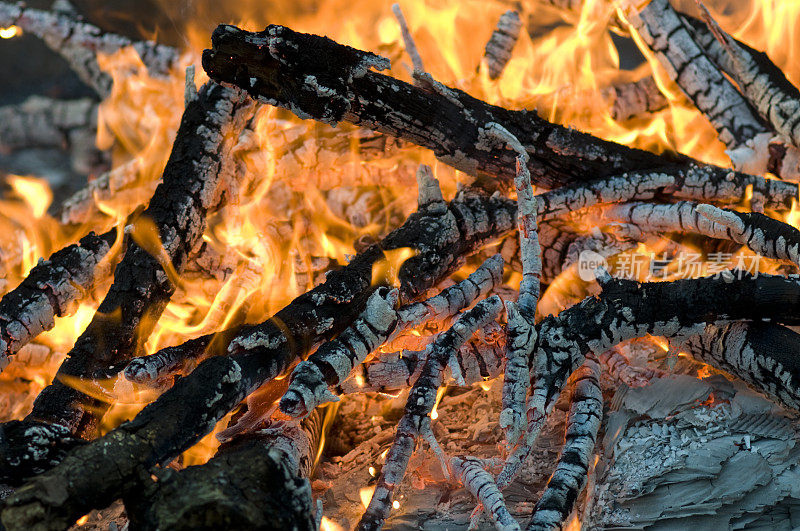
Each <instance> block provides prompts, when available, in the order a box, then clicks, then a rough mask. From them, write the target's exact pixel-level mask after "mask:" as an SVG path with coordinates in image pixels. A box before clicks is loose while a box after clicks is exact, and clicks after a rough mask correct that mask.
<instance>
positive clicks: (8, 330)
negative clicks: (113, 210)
mask: <svg viewBox="0 0 800 531" xmlns="http://www.w3.org/2000/svg"><path fill="white" fill-rule="evenodd" d="M116 237H117V231H116V229H112V230H110V231H108V232H106V233H105V234H102V235H100V236H97V235H96V234H95V233H93V232H91V233H89V234H88V235H86V236H84V237H83V238H81V239H80V240H79V241H78V243H74V244H72V245H68V246H67V247H64V248H63V249H61V250H60V251H57V252H55V253H54V254H53V255H52V256H50V257H49V258H48V259H47V260H44V261H42V262H40V263H38V264H37V265H36V266H34V268H33V269H31V271H30V273H28V276H27V277H26V278H25V279H24V280H23V281H22V282H21V283H20V285H19V286H17V287H16V288H14V289H13V290H11V291H9V292H8V293H6V294H5V295H3V298H2V299H0V361H2V360H3V359H5V358H7V357H8V356H10V355H12V354H14V353H15V352H17V351H18V350H19V349H20V348H22V347H23V346H24V345H25V344H27V343H28V342H29V341H30V340H32V339H33V338H35V337H36V336H38V335H39V334H41V333H42V332H44V331H46V330H50V329H51V328H53V326H55V318H56V317H63V316H66V315H70V314H72V313H73V312H74V311H75V309H76V306H77V302H78V301H80V300H81V299H83V298H84V297H85V296H86V294H87V293H88V292H90V291H91V289H92V287H93V286H94V284H95V281H96V280H97V279H98V278H103V277H105V276H107V275H108V274H109V273H110V271H111V265H112V264H111V263H110V262H109V261H108V260H106V259H105V257H106V255H107V254H108V252H109V250H110V249H111V246H112V245H113V243H114V240H115V239H116Z"/></svg>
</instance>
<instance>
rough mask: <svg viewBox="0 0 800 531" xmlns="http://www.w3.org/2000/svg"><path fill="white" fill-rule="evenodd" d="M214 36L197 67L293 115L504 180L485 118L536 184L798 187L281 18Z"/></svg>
mask: <svg viewBox="0 0 800 531" xmlns="http://www.w3.org/2000/svg"><path fill="white" fill-rule="evenodd" d="M212 44H213V49H211V50H206V51H205V52H204V54H203V67H204V68H205V69H206V71H207V72H208V74H209V76H211V78H212V79H216V80H218V81H220V82H228V83H234V84H236V85H238V86H240V87H241V88H243V89H245V90H247V91H248V92H249V93H250V94H251V95H252V96H253V97H255V98H259V99H260V100H262V101H264V102H267V103H270V104H272V105H277V106H281V107H285V108H287V109H289V110H291V111H292V112H294V113H295V114H297V115H298V116H300V117H301V118H314V119H316V120H320V121H323V122H326V123H337V122H340V121H346V122H351V123H354V124H356V125H361V126H364V127H369V128H372V129H375V130H377V131H380V132H383V133H386V134H389V135H392V136H397V137H400V138H403V139H405V140H409V141H411V142H413V143H415V144H417V145H420V146H423V147H426V148H429V149H431V150H433V152H434V154H435V155H436V156H437V158H439V159H440V160H441V161H442V162H444V163H446V164H449V165H451V166H453V167H455V168H457V169H459V170H461V171H464V172H465V173H468V174H470V175H475V176H490V177H492V178H493V179H497V180H499V181H500V183H501V184H502V185H505V186H509V187H510V184H511V183H512V182H513V179H514V175H515V171H514V167H515V164H514V162H515V159H516V154H515V153H514V152H513V151H511V150H508V149H506V147H505V145H504V143H501V142H498V141H497V140H496V139H494V138H493V137H492V135H491V131H490V130H488V129H487V126H488V124H490V123H498V124H500V125H501V126H503V127H504V128H505V129H507V130H508V131H510V132H511V133H512V134H513V135H514V136H515V137H517V138H518V139H519V140H520V142H521V143H522V145H523V146H524V147H525V149H526V150H527V151H528V154H529V157H530V161H529V165H528V167H529V170H530V172H531V176H532V180H533V181H534V184H536V185H537V186H543V187H545V188H553V187H555V186H558V185H564V184H570V183H576V182H581V181H585V180H588V179H598V178H602V177H605V176H611V175H618V174H621V173H624V172H626V171H634V170H644V169H649V170H655V169H656V168H658V169H660V171H662V172H664V173H669V174H671V175H673V176H675V177H676V180H677V181H678V183H679V186H678V189H680V188H682V187H689V188H695V187H697V186H702V190H703V191H704V192H705V193H706V194H708V193H718V192H719V191H720V190H722V189H723V188H726V189H731V188H732V187H736V186H738V185H737V184H735V183H742V184H740V186H741V187H742V190H744V187H745V186H746V185H747V184H750V183H751V182H753V183H754V184H755V186H754V193H755V191H756V190H759V189H763V188H765V187H768V186H769V187H775V188H776V190H775V191H776V192H777V189H780V188H786V192H783V193H780V192H779V193H777V194H774V193H773V194H764V196H765V197H768V198H769V200H770V202H774V203H781V202H783V204H784V207H785V208H788V206H789V204H790V199H788V197H789V195H786V194H787V193H789V194H792V195H795V194H796V189H797V188H796V186H793V185H790V184H788V183H781V184H780V185H777V186H776V185H774V184H771V183H766V182H764V181H765V180H764V179H763V178H761V177H755V176H748V175H744V174H737V173H732V172H730V171H729V170H727V169H722V168H718V167H714V166H697V165H695V164H693V163H691V160H690V159H688V158H687V157H685V156H673V157H669V156H665V155H662V156H659V155H656V154H654V153H649V152H646V151H642V150H637V149H631V148H627V147H624V146H621V145H619V144H615V143H613V142H607V141H604V140H601V139H599V138H596V137H593V136H591V135H588V134H586V133H581V132H579V131H576V130H573V129H568V128H565V127H562V126H559V125H555V124H552V123H550V122H547V121H546V120H543V119H542V118H540V117H538V116H537V115H536V113H534V112H529V111H508V110H506V109H502V108H500V107H495V106H492V105H488V104H486V103H484V102H482V101H480V100H477V99H475V98H472V97H471V96H469V95H468V94H465V93H463V92H461V91H459V90H456V89H451V88H448V87H444V86H443V85H441V84H438V85H435V87H436V89H435V90H434V89H430V90H426V89H423V88H419V87H415V86H412V85H409V84H408V83H404V82H401V81H399V80H397V79H394V78H391V77H388V76H385V75H382V74H379V73H376V72H373V71H370V68H379V69H384V68H386V67H387V66H388V64H387V61H386V60H385V59H381V58H378V57H377V56H375V55H373V54H368V53H366V52H362V51H359V50H354V49H353V48H349V47H346V46H342V45H339V44H337V43H335V42H333V41H331V40H330V39H327V38H324V37H318V36H315V35H307V34H302V33H297V32H294V31H292V30H290V29H288V28H286V27H283V26H274V25H273V26H269V27H268V28H267V29H266V30H264V31H263V32H259V33H251V32H246V31H242V30H240V29H238V28H236V27H234V26H225V25H223V26H220V27H219V28H217V30H215V32H214V35H213V37H212ZM320 57H325V59H326V60H325V61H320V60H319V58H320ZM745 181H746V182H745ZM700 183H702V185H700ZM741 197H743V195H742V196H741Z"/></svg>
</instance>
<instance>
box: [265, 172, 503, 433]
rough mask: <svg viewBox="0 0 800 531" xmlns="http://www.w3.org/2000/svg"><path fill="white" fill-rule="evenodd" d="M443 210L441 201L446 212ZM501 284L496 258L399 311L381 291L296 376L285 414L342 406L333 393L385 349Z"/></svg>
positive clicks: (393, 293) (393, 298) (393, 295)
mask: <svg viewBox="0 0 800 531" xmlns="http://www.w3.org/2000/svg"><path fill="white" fill-rule="evenodd" d="M437 188H438V186H437ZM420 190H424V188H423V187H420ZM444 205H445V203H444V201H442V207H443V208H444ZM502 280H503V261H502V259H501V258H500V256H494V257H493V258H490V259H489V260H487V261H486V262H485V263H484V264H483V265H482V266H481V267H479V268H478V269H477V270H476V271H475V272H474V273H472V274H471V275H470V276H469V277H467V278H466V279H465V280H464V281H462V282H459V283H458V284H455V285H454V286H451V287H449V288H447V289H445V290H444V291H443V292H442V293H441V294H439V295H436V296H435V297H433V298H431V299H428V300H426V301H422V302H419V303H413V304H410V305H408V306H405V307H403V308H400V309H395V305H396V304H397V297H398V293H397V290H388V289H387V288H378V290H376V291H375V293H373V294H372V296H370V298H369V300H368V301H367V306H366V308H365V309H364V312H362V313H361V315H360V316H359V318H358V319H356V321H355V322H354V323H353V324H352V325H350V326H349V327H348V328H346V329H345V330H344V332H342V333H341V334H339V337H337V338H336V340H334V341H330V342H328V343H325V344H324V345H322V346H321V347H320V348H319V349H318V350H317V351H316V352H315V353H314V354H312V355H311V356H310V357H309V358H308V360H306V361H303V362H300V364H298V365H297V367H296V368H295V369H294V371H292V376H291V381H290V383H289V389H288V390H287V391H286V393H285V394H284V395H283V398H281V402H280V410H281V412H282V413H284V414H286V415H289V416H290V417H293V418H297V417H303V416H305V415H308V413H309V412H311V411H312V410H313V409H314V408H316V407H317V406H319V405H320V404H324V403H326V402H331V401H334V402H335V401H338V400H339V399H338V397H336V395H334V394H333V393H332V392H331V391H330V388H331V387H333V386H336V385H338V384H339V383H340V382H343V381H344V380H345V379H347V377H348V376H350V374H351V373H352V372H353V370H354V369H355V368H356V367H357V366H358V365H359V364H361V363H363V362H364V360H365V359H366V357H367V355H369V354H370V353H371V352H372V351H374V350H375V349H376V348H378V347H379V346H380V345H381V344H383V343H385V342H386V341H388V340H390V339H391V338H392V337H393V336H397V335H399V334H401V333H402V332H404V331H406V330H409V329H411V328H413V327H414V326H416V325H418V324H421V323H423V322H425V321H428V320H442V319H450V318H452V316H454V315H457V314H458V313H459V312H460V311H461V310H463V309H465V308H468V307H469V306H471V305H472V304H473V303H474V302H475V301H476V300H478V299H479V298H482V297H485V296H486V294H487V293H488V292H489V290H491V289H492V288H493V287H495V286H497V285H499V284H500V283H502Z"/></svg>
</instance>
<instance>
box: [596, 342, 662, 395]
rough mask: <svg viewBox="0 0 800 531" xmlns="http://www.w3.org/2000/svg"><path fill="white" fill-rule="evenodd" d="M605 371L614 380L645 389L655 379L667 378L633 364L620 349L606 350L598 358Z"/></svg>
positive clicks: (658, 371) (653, 370)
mask: <svg viewBox="0 0 800 531" xmlns="http://www.w3.org/2000/svg"><path fill="white" fill-rule="evenodd" d="M597 359H598V361H600V363H602V365H603V369H604V370H605V371H606V372H607V373H608V375H609V376H611V377H612V378H613V379H614V380H616V381H617V382H619V383H623V384H625V385H627V386H628V387H644V386H646V385H648V384H649V383H650V381H651V380H652V379H654V378H661V377H663V376H666V373H665V372H664V371H662V370H659V369H654V368H651V367H638V366H636V365H633V364H631V362H630V360H629V359H628V357H627V356H626V355H625V354H624V353H623V352H621V351H620V347H619V346H617V347H614V348H612V349H609V350H606V351H605V352H603V353H602V354H600V355H598V356H597Z"/></svg>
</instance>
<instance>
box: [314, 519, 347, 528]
mask: <svg viewBox="0 0 800 531" xmlns="http://www.w3.org/2000/svg"><path fill="white" fill-rule="evenodd" d="M319 527H320V529H321V530H322V531H344V528H343V527H342V526H340V525H339V524H337V523H336V522H334V521H333V520H331V519H330V518H328V517H327V516H323V517H322V521H321V522H320V524H319Z"/></svg>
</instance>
